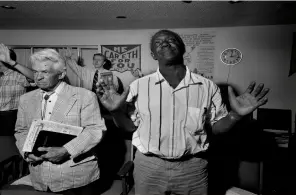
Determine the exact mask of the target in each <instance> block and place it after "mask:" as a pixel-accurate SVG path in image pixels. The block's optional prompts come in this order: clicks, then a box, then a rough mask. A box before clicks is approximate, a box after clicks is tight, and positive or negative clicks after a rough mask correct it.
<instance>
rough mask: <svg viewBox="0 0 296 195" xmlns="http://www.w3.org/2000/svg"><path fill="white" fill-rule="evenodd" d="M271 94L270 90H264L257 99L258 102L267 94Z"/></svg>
mask: <svg viewBox="0 0 296 195" xmlns="http://www.w3.org/2000/svg"><path fill="white" fill-rule="evenodd" d="M268 92H269V88H265V89H263V90H262V91H261V92H260V94H259V95H258V96H257V97H256V98H257V100H261V99H262V98H263V97H264V96H265V95H266V94H268Z"/></svg>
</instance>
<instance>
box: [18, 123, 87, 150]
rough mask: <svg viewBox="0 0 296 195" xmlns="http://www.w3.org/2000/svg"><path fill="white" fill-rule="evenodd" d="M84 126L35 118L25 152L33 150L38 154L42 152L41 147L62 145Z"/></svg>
mask: <svg viewBox="0 0 296 195" xmlns="http://www.w3.org/2000/svg"><path fill="white" fill-rule="evenodd" d="M82 129H83V128H82V127H78V126H72V125H66V124H63V123H58V122H54V121H47V120H41V119H39V120H34V121H33V122H32V124H31V127H30V129H29V133H28V135H27V138H26V140H25V143H24V146H23V152H32V153H34V154H35V155H36V156H40V155H41V154H42V153H41V152H39V151H38V148H39V147H62V146H64V145H65V144H66V143H68V142H69V141H71V140H72V139H74V138H75V137H77V135H79V134H80V133H81V131H82Z"/></svg>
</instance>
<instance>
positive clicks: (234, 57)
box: [220, 48, 243, 66]
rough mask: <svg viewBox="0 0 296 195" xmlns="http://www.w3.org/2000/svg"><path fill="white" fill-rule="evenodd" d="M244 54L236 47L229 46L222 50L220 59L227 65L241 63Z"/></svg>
mask: <svg viewBox="0 0 296 195" xmlns="http://www.w3.org/2000/svg"><path fill="white" fill-rule="evenodd" d="M242 58H243V54H242V52H241V51H240V50H238V49H236V48H228V49H225V50H224V51H222V52H221V55H220V59H221V61H222V62H223V63H224V64H226V65H232V66H233V65H236V64H238V63H240V61H241V60H242Z"/></svg>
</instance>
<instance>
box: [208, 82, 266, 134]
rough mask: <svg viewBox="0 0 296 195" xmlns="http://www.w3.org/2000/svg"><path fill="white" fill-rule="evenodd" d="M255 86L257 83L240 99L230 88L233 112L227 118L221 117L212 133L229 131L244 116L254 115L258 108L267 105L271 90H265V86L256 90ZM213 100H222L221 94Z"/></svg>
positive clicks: (217, 94) (259, 86) (214, 124)
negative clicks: (267, 95)
mask: <svg viewBox="0 0 296 195" xmlns="http://www.w3.org/2000/svg"><path fill="white" fill-rule="evenodd" d="M255 85H256V83H255V82H252V83H251V84H250V85H249V87H248V88H247V90H246V91H245V93H243V94H242V95H240V96H238V97H236V96H235V95H234V92H233V90H232V88H231V87H230V86H229V87H228V96H229V102H230V107H231V111H230V112H229V113H228V114H227V115H226V116H224V117H220V118H219V119H218V120H216V121H214V122H213V124H212V131H213V133H214V134H220V133H225V132H227V131H229V130H230V129H231V128H232V127H233V126H234V125H235V124H236V123H237V122H238V121H240V120H241V119H242V118H243V117H244V116H246V115H248V114H250V113H252V112H253V111H254V110H256V109H257V108H258V107H260V106H262V105H264V104H266V103H267V101H268V99H267V98H266V97H265V96H266V94H267V93H268V92H269V89H268V88H265V89H264V85H263V84H260V85H258V86H257V87H256V89H255ZM213 99H216V100H217V99H218V100H219V99H221V95H220V93H216V95H214V96H213ZM218 102H220V101H218ZM219 112H221V113H223V112H224V111H223V110H219ZM224 113H225V112H224ZM224 115H225V114H224Z"/></svg>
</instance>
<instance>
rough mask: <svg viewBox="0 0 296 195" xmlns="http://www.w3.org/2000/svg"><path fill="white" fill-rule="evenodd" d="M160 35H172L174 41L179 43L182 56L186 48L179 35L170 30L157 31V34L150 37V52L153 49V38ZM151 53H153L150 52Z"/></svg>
mask: <svg viewBox="0 0 296 195" xmlns="http://www.w3.org/2000/svg"><path fill="white" fill-rule="evenodd" d="M160 34H170V35H173V36H174V37H175V38H176V40H177V41H178V42H179V44H180V46H181V47H180V51H181V54H182V55H184V53H185V51H186V47H185V44H184V42H183V40H182V38H181V37H180V35H179V34H178V33H175V32H173V31H171V30H159V31H158V32H156V33H155V34H154V35H153V36H152V37H151V40H150V50H151V51H152V49H153V40H154V39H155V37H157V36H158V35H160ZM152 52H153V51H152Z"/></svg>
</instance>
